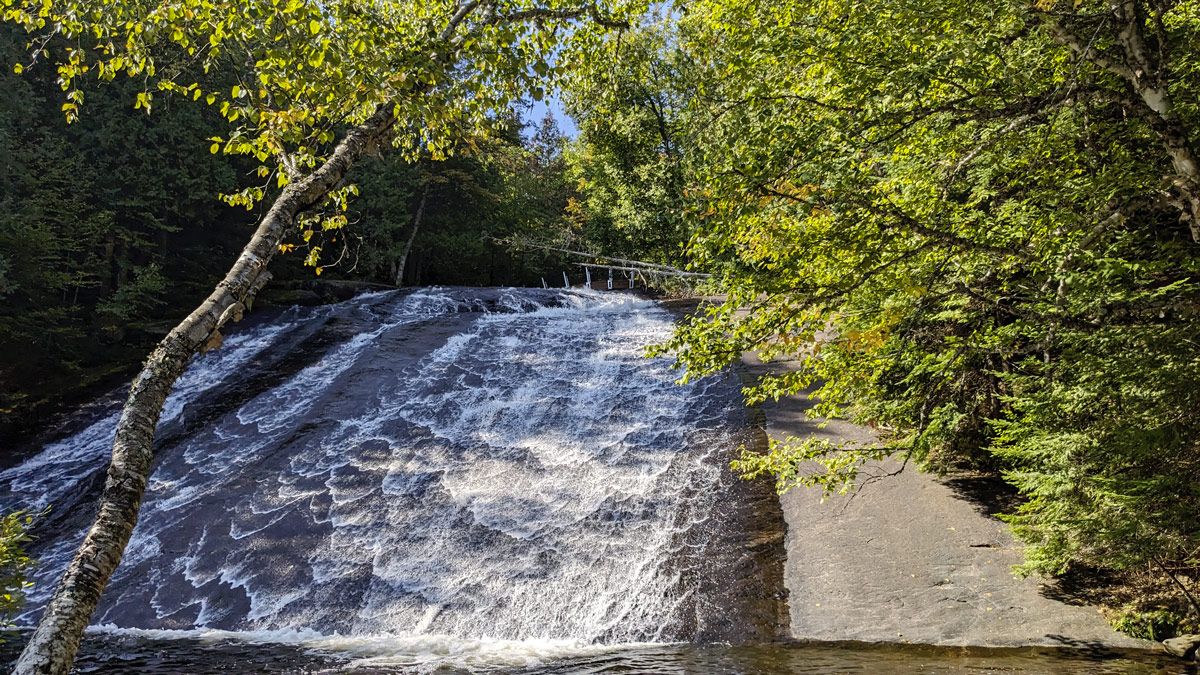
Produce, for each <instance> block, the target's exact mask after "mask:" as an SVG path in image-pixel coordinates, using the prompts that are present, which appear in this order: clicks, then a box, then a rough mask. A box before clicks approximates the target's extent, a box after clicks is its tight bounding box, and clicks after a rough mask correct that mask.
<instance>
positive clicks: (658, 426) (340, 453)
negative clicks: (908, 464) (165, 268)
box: [0, 289, 778, 644]
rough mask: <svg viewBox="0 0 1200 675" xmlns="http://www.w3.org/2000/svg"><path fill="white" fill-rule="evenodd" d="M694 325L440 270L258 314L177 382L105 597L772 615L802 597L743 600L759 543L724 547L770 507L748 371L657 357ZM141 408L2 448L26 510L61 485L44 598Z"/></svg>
mask: <svg viewBox="0 0 1200 675" xmlns="http://www.w3.org/2000/svg"><path fill="white" fill-rule="evenodd" d="M670 328H671V315H670V314H669V313H668V312H666V311H665V310H663V309H661V308H659V307H657V306H656V305H654V304H653V303H651V302H649V301H645V300H640V299H637V298H635V297H634V296H630V295H626V294H604V295H601V294H597V293H593V292H583V291H543V290H529V289H510V290H469V289H432V290H421V291H416V292H410V293H402V292H387V293H376V294H371V295H367V296H360V297H359V298H356V299H354V300H351V301H348V302H345V303H341V304H340V305H332V306H326V307H318V308H309V309H299V308H294V309H292V310H289V311H287V312H284V313H282V314H281V315H278V316H277V317H275V318H274V319H272V320H269V321H266V322H261V323H259V324H257V325H250V326H246V327H243V328H241V329H240V332H238V331H235V332H234V334H232V335H231V336H230V337H229V338H228V339H227V340H226V343H225V346H224V347H223V348H222V349H221V350H219V351H216V352H211V353H208V354H205V355H203V356H200V357H197V359H196V360H195V361H194V362H193V363H192V364H191V365H190V367H189V368H188V370H187V372H186V374H185V375H184V376H183V378H182V379H181V380H180V381H179V383H178V384H177V386H176V387H175V390H174V392H173V394H172V396H171V397H170V399H169V400H168V402H167V404H166V406H165V409H164V413H163V417H162V421H161V422H160V424H159V432H158V435H159V437H158V445H157V457H156V467H155V471H154V475H153V477H152V479H151V481H150V485H149V489H148V491H147V494H146V498H145V501H144V504H143V506H142V513H141V519H140V521H139V523H138V526H137V528H136V530H135V532H134V535H133V539H132V541H131V542H130V544H129V547H128V549H127V552H126V554H125V558H124V560H123V562H122V563H121V566H120V568H119V569H118V570H117V572H116V574H115V576H114V578H113V580H112V582H111V584H110V586H109V589H108V591H107V593H106V595H105V596H104V599H103V600H102V602H101V605H100V608H99V609H98V611H97V614H96V616H95V617H94V620H95V622H96V623H98V624H106V625H108V626H112V627H117V628H121V629H171V630H180V629H183V630H190V629H219V630H227V631H242V632H246V631H276V632H277V634H280V633H278V632H279V631H301V632H300V633H296V634H301V635H306V634H308V632H311V633H313V634H322V635H342V636H356V635H357V636H379V635H384V636H404V637H408V638H412V637H414V636H430V635H437V636H451V637H452V638H457V639H461V640H504V641H529V640H559V641H562V640H565V641H569V644H615V643H624V642H645V641H672V640H695V639H701V638H702V637H704V638H712V637H716V638H721V639H730V638H731V636H733V637H737V635H736V634H737V633H738V632H740V633H742V634H743V635H748V634H753V635H755V636H757V637H763V636H764V635H763V634H762V631H763V630H765V631H767V632H768V633H769V632H770V631H771V630H773V628H774V624H775V623H776V622H777V618H778V617H776V616H767V615H769V614H770V613H771V612H772V611H776V610H777V608H774V609H771V610H768V611H767V612H766V614H764V615H763V616H752V617H743V616H738V615H737V612H738V611H740V610H739V609H738V608H736V607H722V606H721V605H722V604H726V603H724V602H723V600H722V599H721V598H722V594H725V595H726V596H727V595H729V594H730V592H731V591H730V590H729V588H730V586H731V585H734V586H736V585H737V584H739V583H744V581H743V580H741V579H739V577H741V576H743V575H745V574H747V573H753V572H755V568H754V565H755V564H756V563H753V562H750V563H747V561H746V559H745V557H744V556H743V555H741V554H740V553H739V552H738V551H733V552H732V554H730V552H728V551H726V552H722V551H721V550H718V549H719V548H720V546H722V545H724V546H726V548H728V547H729V546H734V548H737V547H739V546H741V545H740V544H738V543H737V541H736V540H737V536H738V533H737V532H734V533H733V534H732V535H730V534H729V532H730V530H731V528H740V529H745V528H744V527H743V525H742V524H739V522H738V519H737V518H736V517H732V516H730V510H729V508H728V506H722V505H721V500H722V499H726V500H728V499H729V497H728V493H729V492H730V490H731V489H730V488H728V487H723V486H727V485H728V484H730V483H731V479H730V477H729V476H728V470H727V469H726V468H725V467H726V466H727V462H728V459H729V457H730V453H731V452H733V451H734V450H735V448H736V447H737V446H738V445H739V444H741V443H744V442H746V441H747V437H748V436H747V434H746V432H745V428H746V423H745V415H744V412H743V410H742V408H741V405H740V403H739V400H738V395H737V383H736V380H735V379H733V380H731V379H730V378H708V379H704V380H701V381H699V382H696V383H692V384H689V385H686V386H680V385H677V384H675V380H676V378H677V377H678V375H679V374H678V373H677V372H675V371H672V370H671V369H670V367H669V366H670V362H669V360H665V359H647V358H644V356H643V354H644V350H645V347H646V346H647V345H649V344H652V343H654V342H656V341H660V340H663V339H664V338H666V337H667V336H668V334H669V332H670ZM115 425H116V413H115V412H114V413H112V414H110V415H108V416H107V417H102V418H101V419H98V420H96V421H95V422H94V423H93V424H91V425H90V426H88V427H86V428H84V429H83V430H82V431H80V432H79V433H76V434H74V435H72V436H70V437H67V438H64V439H61V440H59V441H57V442H54V443H52V444H50V445H47V446H46V447H45V448H44V449H43V450H42V452H41V453H40V454H37V455H35V456H33V457H31V458H30V459H28V460H27V461H25V462H24V463H22V464H20V465H17V466H14V467H11V468H9V469H7V470H5V471H3V472H2V473H0V501H2V503H3V506H4V507H5V508H6V509H12V508H27V509H39V508H42V507H45V506H49V507H50V511H49V515H48V516H47V517H46V518H45V519H44V522H43V523H42V524H41V525H39V528H38V531H37V532H36V534H38V535H39V541H38V544H37V550H36V554H37V555H38V556H40V558H41V559H42V564H41V566H40V568H39V569H38V570H37V572H36V573H35V579H34V580H35V582H36V583H37V585H36V587H35V591H34V593H33V594H32V597H31V603H30V604H31V611H30V612H29V614H28V615H27V616H26V617H25V620H27V621H28V620H30V619H32V618H33V617H34V616H35V615H36V613H37V611H39V606H40V604H41V603H43V602H44V601H45V599H46V598H47V596H48V594H49V592H50V591H51V590H52V586H53V583H54V580H55V579H56V578H57V575H58V574H59V573H60V571H61V570H62V568H63V567H64V565H65V564H66V562H67V561H68V560H69V558H70V556H71V555H72V553H73V551H74V548H75V546H76V545H77V543H78V541H79V540H80V539H81V538H82V534H83V532H84V530H85V528H86V527H87V525H88V524H89V523H90V519H91V517H92V514H93V512H94V503H95V498H96V489H97V486H98V485H99V484H100V480H101V478H102V473H103V468H104V465H105V464H106V461H107V455H108V452H109V444H110V443H111V438H112V434H113V430H114V428H115ZM723 494H724V495H725V496H724V497H722V495H723ZM743 520H744V518H743ZM751 529H753V528H751ZM722 533H725V534H722ZM730 537H732V539H731V538H730ZM731 541H732V542H733V543H732V544H731V543H730V542H731ZM766 541H768V543H770V542H774V543H778V538H777V537H775V538H771V537H768V538H767V539H766ZM714 542H716V543H714ZM774 590H775V589H768V591H766V594H767V595H770V594H771V593H773V592H774ZM755 611H757V610H755ZM751 613H753V612H751ZM760 613H761V612H760ZM731 626H740V627H735V628H733V629H732V630H733V632H732V633H731V632H730V631H731ZM763 626H765V627H766V628H762V627H763ZM760 629H761V630H760ZM768 637H769V636H768Z"/></svg>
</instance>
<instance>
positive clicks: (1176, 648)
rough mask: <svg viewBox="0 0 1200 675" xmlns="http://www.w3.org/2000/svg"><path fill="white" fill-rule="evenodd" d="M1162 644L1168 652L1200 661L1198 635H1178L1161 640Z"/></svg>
mask: <svg viewBox="0 0 1200 675" xmlns="http://www.w3.org/2000/svg"><path fill="white" fill-rule="evenodd" d="M1162 644H1163V649H1166V650H1167V653H1168V654H1171V655H1172V656H1178V657H1179V658H1181V659H1191V660H1194V661H1196V662H1197V663H1200V635H1180V636H1179V637H1173V638H1170V639H1167V640H1163V642H1162Z"/></svg>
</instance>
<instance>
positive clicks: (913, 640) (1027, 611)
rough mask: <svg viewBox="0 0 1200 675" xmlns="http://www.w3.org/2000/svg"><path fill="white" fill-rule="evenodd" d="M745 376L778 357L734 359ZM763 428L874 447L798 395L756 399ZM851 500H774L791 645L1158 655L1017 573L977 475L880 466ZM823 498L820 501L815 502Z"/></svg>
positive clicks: (1008, 540)
mask: <svg viewBox="0 0 1200 675" xmlns="http://www.w3.org/2000/svg"><path fill="white" fill-rule="evenodd" d="M743 367H744V368H745V369H746V370H747V371H748V372H749V373H750V374H751V375H756V376H757V375H761V374H763V373H766V372H777V371H778V370H779V369H785V368H787V367H788V364H787V363H772V364H763V363H762V362H761V361H758V359H756V358H754V357H753V355H747V356H746V357H745V358H743ZM761 407H762V411H763V413H764V415H765V422H766V432H767V435H768V436H769V437H771V438H774V439H779V438H782V437H783V436H785V435H792V436H801V437H804V436H810V435H817V436H821V437H826V438H829V439H831V440H834V441H838V442H841V441H852V442H856V443H866V444H869V443H873V442H875V440H876V438H875V436H874V434H873V432H872V431H871V430H870V429H867V428H864V427H860V426H857V425H854V424H850V423H848V422H845V421H842V420H829V421H826V422H827V423H826V424H825V425H824V426H820V423H821V420H814V419H809V418H808V417H807V416H806V411H807V409H808V408H809V407H810V402H809V401H808V399H807V396H806V395H798V396H792V397H788V398H785V399H781V400H780V401H778V402H768V403H765V404H763V405H762V406H761ZM866 471H867V472H868V473H872V474H874V475H876V476H877V477H878V480H871V481H867V484H866V485H864V486H863V487H862V488H861V489H859V490H857V491H856V492H854V493H853V494H849V495H822V494H821V492H820V491H819V490H812V489H804V488H796V489H793V490H791V491H789V492H787V493H786V494H784V495H783V496H782V497H781V499H780V502H781V504H782V507H783V512H784V518H785V520H786V522H787V526H788V535H787V541H786V544H785V545H786V549H787V560H786V563H785V571H784V582H785V585H786V587H787V591H788V594H789V600H790V602H789V609H790V614H791V624H790V628H791V634H792V637H793V638H794V639H797V640H820V641H847V640H849V641H861V642H892V643H908V644H926V645H939V646H959V647H1023V646H1039V647H1067V648H1083V649H1143V650H1157V649H1159V647H1158V645H1157V643H1154V642H1151V641H1148V640H1139V639H1136V638H1132V637H1129V636H1127V635H1124V634H1122V633H1118V632H1116V631H1115V630H1113V629H1112V627H1111V626H1109V624H1108V622H1107V621H1105V620H1104V618H1103V617H1102V616H1101V615H1100V613H1099V610H1098V608H1096V607H1093V606H1090V605H1088V604H1086V603H1085V602H1083V601H1082V600H1080V599H1079V598H1076V597H1073V596H1072V595H1071V594H1070V593H1068V592H1067V591H1065V590H1064V589H1062V588H1061V587H1059V586H1058V585H1057V584H1055V583H1054V582H1052V581H1050V580H1044V579H1039V578H1036V577H1029V578H1018V577H1016V576H1014V575H1013V573H1012V566H1013V565H1015V564H1018V563H1020V562H1021V560H1022V557H1021V551H1020V547H1019V545H1018V543H1017V542H1016V541H1015V540H1014V539H1013V537H1012V535H1011V534H1010V533H1009V531H1008V528H1007V526H1006V525H1005V524H1004V523H1003V522H1002V521H1000V520H999V519H997V518H996V517H995V514H996V513H997V512H998V511H1000V510H1001V509H1002V508H1004V504H1003V499H1004V495H1003V493H1002V491H998V490H996V489H995V488H996V486H995V485H989V484H988V480H987V479H983V478H974V477H957V478H951V479H949V480H947V479H938V478H937V477H935V476H932V475H928V474H922V473H918V472H917V470H916V467H914V466H911V465H909V466H902V465H901V464H899V463H898V462H894V461H887V462H882V463H878V464H876V465H873V466H868V467H866ZM823 497H824V499H823Z"/></svg>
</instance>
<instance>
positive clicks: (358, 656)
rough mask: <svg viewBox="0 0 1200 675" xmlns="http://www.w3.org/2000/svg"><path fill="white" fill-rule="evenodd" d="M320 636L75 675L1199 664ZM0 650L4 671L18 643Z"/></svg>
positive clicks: (224, 639)
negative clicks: (340, 640) (341, 639)
mask: <svg viewBox="0 0 1200 675" xmlns="http://www.w3.org/2000/svg"><path fill="white" fill-rule="evenodd" d="M345 641H346V642H345V644H338V643H337V641H336V640H334V639H329V638H326V639H325V642H324V643H320V642H318V644H321V647H320V648H317V647H314V646H312V643H311V641H307V640H298V641H296V642H293V643H264V642H248V641H246V640H244V639H241V638H238V637H231V636H230V635H229V634H224V633H223V632H218V631H214V632H213V634H211V635H208V636H200V637H187V638H162V637H146V636H142V635H134V634H91V635H89V636H88V637H87V639H86V640H85V641H84V644H83V646H82V648H81V649H80V653H79V657H78V660H77V662H76V668H75V672H76V673H88V674H105V675H108V674H129V673H138V674H144V675H182V674H187V675H205V674H208V673H292V674H297V675H299V674H302V673H303V674H311V675H318V674H319V675H331V674H335V673H336V674H346V675H360V674H366V673H438V674H442V673H445V674H451V673H489V674H496V675H508V674H515V673H524V674H543V675H550V674H555V675H560V674H567V673H570V674H572V675H574V674H581V675H598V674H604V673H639V674H641V673H645V674H676V673H678V674H683V673H762V674H774V673H804V674H808V675H833V674H835V673H873V674H874V673H878V674H881V675H893V674H905V673H974V674H982V673H1055V674H1059V673H1061V674H1065V675H1082V674H1085V673H1086V674H1108V673H1122V674H1125V673H1134V674H1142V673H1146V674H1149V673H1162V674H1180V675H1184V674H1187V675H1196V674H1198V673H1200V667H1198V666H1197V665H1195V664H1190V663H1185V662H1182V661H1180V660H1179V659H1176V658H1174V657H1171V656H1169V655H1167V654H1158V653H1152V652H1139V651H1127V650H1107V649H1102V648H1099V649H1097V648H1092V649H1088V648H1084V649H1076V648H1072V649H1056V648H1045V647H1029V648H1001V649H985V648H956V647H930V646H916V645H891V644H863V643H778V644H761V645H718V644H637V645H616V646H604V645H583V644H578V643H570V642H566V641H546V642H545V643H536V642H525V643H512V642H507V641H489V640H472V641H459V640H453V639H449V638H446V639H444V640H440V641H439V640H438V639H436V638H434V639H424V640H421V641H420V648H419V649H414V648H413V647H414V646H415V645H414V644H413V643H405V644H404V646H403V647H402V648H399V649H397V648H396V646H395V644H393V643H392V642H389V641H388V640H387V639H384V638H375V639H367V640H364V639H360V638H346V639H345ZM20 642H22V640H20V639H17V640H9V641H7V642H5V643H4V644H3V645H0V657H2V658H3V662H7V663H10V664H11V663H12V661H13V660H14V659H15V656H16V649H17V645H18V644H19V643H20Z"/></svg>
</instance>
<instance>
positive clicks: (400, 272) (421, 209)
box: [396, 185, 429, 286]
mask: <svg viewBox="0 0 1200 675" xmlns="http://www.w3.org/2000/svg"><path fill="white" fill-rule="evenodd" d="M428 196H429V186H428V185H426V186H425V190H424V191H423V192H422V193H421V203H420V205H418V206H417V215H416V216H415V217H414V218H413V229H412V234H410V235H408V241H406V242H404V252H403V253H401V254H400V262H399V263H397V264H396V285H397V286H403V285H404V266H405V265H406V264H408V253H409V251H411V250H412V245H413V240H415V239H416V238H417V231H418V230H420V229H421V216H422V215H423V214H424V213H425V198H426V197H428Z"/></svg>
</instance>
